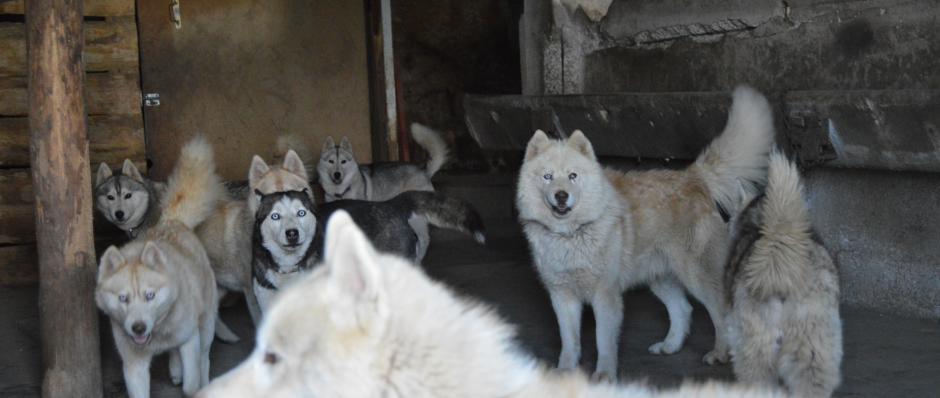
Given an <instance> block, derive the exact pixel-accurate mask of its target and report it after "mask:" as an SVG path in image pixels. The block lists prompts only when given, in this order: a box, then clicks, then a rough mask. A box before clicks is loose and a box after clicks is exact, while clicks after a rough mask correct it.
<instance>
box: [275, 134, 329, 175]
mask: <svg viewBox="0 0 940 398" xmlns="http://www.w3.org/2000/svg"><path fill="white" fill-rule="evenodd" d="M290 150H294V152H296V153H297V156H299V157H300V160H302V161H303V162H304V167H305V168H306V169H307V174H308V175H316V170H315V169H314V168H312V167H311V166H313V165H316V164H317V162H319V160H320V159H318V158H316V157H314V155H313V152H311V151H310V146H309V145H307V142H306V141H304V139H303V138H301V137H300V136H299V135H297V134H284V135H281V136H278V137H277V142H275V145H274V156H273V157H272V160H273V161H272V164H281V163H283V162H284V157H285V156H287V151H290Z"/></svg>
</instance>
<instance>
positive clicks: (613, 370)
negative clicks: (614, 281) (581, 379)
mask: <svg viewBox="0 0 940 398" xmlns="http://www.w3.org/2000/svg"><path fill="white" fill-rule="evenodd" d="M591 307H593V308H594V318H595V320H596V323H597V327H596V329H597V369H596V370H595V371H594V376H593V378H594V380H599V381H601V380H603V381H616V380H617V347H618V344H617V343H618V342H619V341H620V325H621V324H622V323H623V297H621V295H620V289H619V286H616V285H615V286H608V287H607V288H606V289H603V290H600V291H598V292H597V293H596V294H595V295H594V297H593V299H592V300H591Z"/></svg>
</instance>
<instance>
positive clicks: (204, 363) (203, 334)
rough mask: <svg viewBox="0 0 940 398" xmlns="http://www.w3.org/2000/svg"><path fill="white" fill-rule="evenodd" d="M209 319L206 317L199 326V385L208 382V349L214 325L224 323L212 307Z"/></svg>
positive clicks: (210, 345)
mask: <svg viewBox="0 0 940 398" xmlns="http://www.w3.org/2000/svg"><path fill="white" fill-rule="evenodd" d="M210 315H211V320H209V319H206V320H205V321H204V322H203V324H202V325H200V328H199V387H200V388H201V387H205V386H206V385H208V384H209V350H210V349H211V348H212V336H213V335H215V326H216V325H223V326H224V325H225V324H224V323H221V322H220V321H219V319H218V314H216V313H215V309H213V311H212V313H211V314H210Z"/></svg>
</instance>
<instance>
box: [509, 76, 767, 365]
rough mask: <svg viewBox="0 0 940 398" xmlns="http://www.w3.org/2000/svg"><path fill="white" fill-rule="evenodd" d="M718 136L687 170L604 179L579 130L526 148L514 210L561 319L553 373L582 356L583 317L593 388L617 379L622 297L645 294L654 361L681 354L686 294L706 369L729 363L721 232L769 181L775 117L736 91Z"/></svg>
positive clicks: (540, 137)
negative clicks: (651, 305)
mask: <svg viewBox="0 0 940 398" xmlns="http://www.w3.org/2000/svg"><path fill="white" fill-rule="evenodd" d="M733 97H734V101H733V105H732V108H731V112H730V115H729V118H728V124H727V126H726V127H725V129H724V131H723V132H722V133H721V136H719V137H718V138H716V139H715V140H714V141H713V142H712V143H711V144H710V145H709V146H708V147H707V148H706V149H705V151H704V152H702V153H701V154H700V155H699V157H698V159H697V160H696V161H695V163H693V164H692V165H691V166H689V167H688V168H686V169H685V170H679V171H672V170H655V171H643V172H627V173H623V172H620V171H616V170H611V169H604V168H603V167H602V166H601V165H600V164H599V163H598V162H597V159H596V157H595V155H594V150H593V148H592V146H591V143H590V142H589V141H588V139H587V138H586V137H585V136H584V134H583V133H582V132H581V131H575V132H574V134H572V136H571V137H570V138H568V139H567V140H563V141H555V140H550V139H549V138H548V137H547V136H546V135H545V133H543V132H542V131H537V132H536V133H535V135H534V136H533V137H532V139H531V140H530V141H529V144H528V146H527V148H526V154H525V161H524V163H523V166H522V170H521V171H520V174H519V183H518V191H517V196H516V204H517V207H518V209H519V219H520V222H521V223H522V225H523V229H524V231H525V234H526V237H527V238H528V240H529V244H530V248H531V251H532V254H533V258H534V260H535V266H536V268H537V270H538V272H539V275H540V277H541V279H542V281H543V283H544V284H545V286H546V288H547V289H548V292H549V295H550V298H551V301H552V306H553V307H554V309H555V314H556V316H557V317H558V324H559V328H560V335H561V340H562V349H561V354H560V357H559V361H558V365H559V367H560V368H565V369H567V368H574V367H577V366H578V364H579V360H580V357H581V344H580V341H581V337H580V332H581V310H582V306H583V304H584V303H589V304H590V305H591V306H592V307H593V310H594V316H595V319H596V321H597V347H598V361H597V368H596V371H595V373H594V377H596V378H616V376H617V349H618V348H617V347H618V342H619V335H620V325H621V321H622V319H623V303H622V298H621V294H622V292H623V291H624V290H625V289H627V288H630V287H633V286H638V285H647V284H648V285H649V286H650V288H651V290H652V291H653V293H654V294H655V295H656V296H657V297H659V299H660V300H662V302H663V303H664V304H665V305H666V309H667V312H668V314H669V319H670V327H669V332H668V334H667V335H666V338H665V339H664V340H663V341H661V342H658V343H655V344H653V345H651V346H650V347H649V351H650V352H652V353H654V354H671V353H674V352H676V351H678V350H679V349H680V348H681V347H682V344H683V341H684V340H685V337H686V334H687V333H688V331H689V323H690V320H691V312H692V307H691V305H690V304H689V302H688V300H687V299H686V296H685V292H686V291H688V292H689V293H691V294H692V295H693V296H694V297H695V298H697V299H698V300H699V301H701V302H702V303H703V304H704V305H705V308H706V309H707V310H708V312H709V315H710V316H711V319H712V322H713V323H714V324H715V328H716V339H715V348H714V350H712V351H711V352H709V353H707V354H706V355H705V357H704V360H705V361H706V362H707V363H709V364H711V363H715V362H724V361H726V360H727V357H728V346H727V343H726V338H725V337H726V336H725V331H726V329H725V328H724V327H723V320H724V317H725V313H726V307H727V305H726V302H725V299H724V289H723V288H722V286H723V283H722V282H723V272H722V270H723V268H724V264H725V260H726V253H727V249H728V245H729V243H728V238H729V233H728V230H729V228H728V226H727V224H726V223H725V222H723V220H722V217H721V216H720V210H719V209H724V210H727V211H729V212H732V213H731V214H734V213H733V212H736V211H738V210H739V208H740V207H741V204H742V203H743V201H744V198H745V197H746V195H747V194H753V193H754V192H756V191H757V189H758V187H759V186H760V185H761V184H762V183H763V182H764V180H765V178H766V165H767V156H768V153H769V151H770V147H771V144H772V141H773V136H774V130H773V122H772V114H771V110H770V106H769V104H768V103H767V100H766V99H765V98H764V97H763V96H762V95H760V94H759V93H758V92H756V91H754V90H753V89H750V88H747V87H739V88H738V89H736V90H735V92H734V96H733Z"/></svg>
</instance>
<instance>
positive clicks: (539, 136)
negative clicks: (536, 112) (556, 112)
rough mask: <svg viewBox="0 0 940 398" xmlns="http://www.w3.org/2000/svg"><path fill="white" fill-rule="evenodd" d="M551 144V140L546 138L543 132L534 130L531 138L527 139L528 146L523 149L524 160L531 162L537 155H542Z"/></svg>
mask: <svg viewBox="0 0 940 398" xmlns="http://www.w3.org/2000/svg"><path fill="white" fill-rule="evenodd" d="M551 143H552V140H551V139H549V138H548V135H546V134H545V132H544V131H542V130H535V134H532V138H530V139H529V144H528V145H526V147H525V160H531V159H532V158H534V157H536V156H537V155H538V154H540V153H542V152H543V151H544V150H545V148H548V146H549V145H551Z"/></svg>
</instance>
